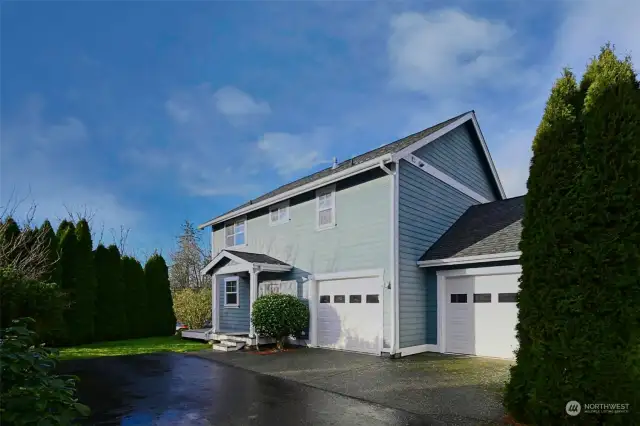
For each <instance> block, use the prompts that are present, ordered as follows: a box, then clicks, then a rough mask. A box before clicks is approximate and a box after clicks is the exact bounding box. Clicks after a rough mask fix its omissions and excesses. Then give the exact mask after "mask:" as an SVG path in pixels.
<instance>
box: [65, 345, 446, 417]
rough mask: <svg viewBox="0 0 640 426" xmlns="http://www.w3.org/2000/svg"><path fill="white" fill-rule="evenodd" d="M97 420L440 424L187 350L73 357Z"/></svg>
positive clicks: (83, 395)
mask: <svg viewBox="0 0 640 426" xmlns="http://www.w3.org/2000/svg"><path fill="white" fill-rule="evenodd" d="M60 372H61V373H64V374H75V375H77V376H79V377H80V379H81V382H80V383H79V385H78V393H79V398H80V400H81V401H82V402H84V403H86V404H88V405H89V406H90V407H91V409H92V416H91V418H89V419H88V420H87V421H86V424H91V425H126V426H129V425H183V426H187V425H189V426H196V425H197V426H200V425H274V424H278V425H280V426H286V425H367V426H376V425H430V424H440V423H439V422H435V423H434V422H431V421H429V419H427V418H424V417H420V416H417V415H415V414H410V413H407V412H404V411H401V410H396V409H392V408H387V407H383V406H380V405H376V404H373V403H368V402H363V401H361V400H358V399H353V398H349V397H346V396H341V395H338V394H335V393H332V392H327V391H324V390H320V389H316V388H312V387H308V386H305V385H302V384H300V383H296V382H292V381H289V380H284V379H281V378H277V377H272V376H267V375H261V374H258V373H255V372H251V371H247V370H243V369H240V368H236V367H231V366H228V365H224V364H220V363H217V362H214V361H210V360H206V359H202V358H199V357H194V356H189V355H181V354H172V353H164V354H154V355H134V356H125V357H105V358H95V359H86V360H75V361H65V362H62V363H61V364H60Z"/></svg>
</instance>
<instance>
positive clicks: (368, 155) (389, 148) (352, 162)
mask: <svg viewBox="0 0 640 426" xmlns="http://www.w3.org/2000/svg"><path fill="white" fill-rule="evenodd" d="M469 112H472V111H467V112H465V113H463V114H460V115H458V116H455V117H453V118H450V119H448V120H446V121H443V122H442V123H438V124H436V125H435V126H432V127H429V128H428V129H425V130H422V131H420V132H418V133H414V134H412V135H409V136H407V137H404V138H402V139H399V140H397V141H395V142H391V143H389V144H387V145H383V146H381V147H380V148H376V149H374V150H371V151H368V152H365V153H364V154H361V155H358V156H356V157H353V158H351V159H349V160H345V161H343V162H341V163H338V166H337V167H336V168H335V169H334V168H332V167H328V168H326V169H323V170H320V171H319V172H316V173H313V174H311V175H309V176H305V177H303V178H300V179H298V180H295V181H293V182H290V183H287V184H285V185H282V186H281V187H279V188H276V189H274V190H273V191H270V192H267V193H266V194H264V195H261V196H259V197H258V198H254V199H253V200H250V201H248V202H246V203H244V204H242V205H240V206H238V207H236V208H234V209H231V210H229V211H227V212H225V213H223V214H221V215H219V216H216V217H215V218H214V219H212V220H216V219H218V218H220V217H222V216H225V215H227V214H229V213H233V212H234V211H236V210H240V209H242V208H245V207H247V206H250V205H251V204H255V203H258V202H260V201H264V200H267V199H269V198H271V197H274V196H276V195H279V194H282V193H284V192H287V191H289V190H292V189H294V188H297V187H299V186H302V185H306V184H308V183H311V182H313V181H316V180H318V179H322V178H324V177H326V176H330V175H332V174H334V173H338V172H341V171H343V170H347V169H349V168H351V167H353V166H356V165H358V164H361V163H364V162H366V161H369V160H373V159H374V158H377V157H381V156H383V155H385V154H394V153H396V152H398V151H401V150H402V149H404V148H406V147H408V146H409V145H411V144H413V143H415V142H417V141H419V140H420V139H422V138H425V137H427V136H429V135H430V134H432V133H435V132H437V131H438V130H440V129H442V128H443V127H445V126H447V125H449V124H451V123H452V122H454V121H456V120H457V119H459V118H460V117H462V116H463V115H465V114H468V113H469Z"/></svg>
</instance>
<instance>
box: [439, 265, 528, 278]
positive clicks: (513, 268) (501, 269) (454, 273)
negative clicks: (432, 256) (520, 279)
mask: <svg viewBox="0 0 640 426" xmlns="http://www.w3.org/2000/svg"><path fill="white" fill-rule="evenodd" d="M520 273H522V266H521V265H506V266H489V267H486V268H468V269H452V270H450V271H437V272H436V275H437V276H438V278H439V277H462V276H481V275H511V274H520Z"/></svg>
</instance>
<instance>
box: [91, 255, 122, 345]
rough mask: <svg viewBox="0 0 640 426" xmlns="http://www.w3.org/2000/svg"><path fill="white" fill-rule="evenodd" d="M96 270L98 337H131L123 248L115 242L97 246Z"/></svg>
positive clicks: (98, 338) (112, 338)
mask: <svg viewBox="0 0 640 426" xmlns="http://www.w3.org/2000/svg"><path fill="white" fill-rule="evenodd" d="M94 265H95V272H96V281H97V290H96V319H95V324H96V339H97V340H101V341H105V340H117V339H124V338H126V337H128V335H127V334H126V331H127V330H126V328H127V321H126V312H125V294H124V282H123V280H122V266H121V260H120V251H119V250H118V247H117V246H115V245H110V246H109V248H106V247H105V246H103V245H102V244H100V245H98V247H97V248H96V250H95V251H94Z"/></svg>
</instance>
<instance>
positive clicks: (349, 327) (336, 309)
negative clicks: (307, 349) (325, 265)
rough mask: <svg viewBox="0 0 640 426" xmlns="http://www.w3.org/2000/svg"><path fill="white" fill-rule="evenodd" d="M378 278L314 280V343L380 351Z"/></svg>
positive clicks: (363, 350)
mask: <svg viewBox="0 0 640 426" xmlns="http://www.w3.org/2000/svg"><path fill="white" fill-rule="evenodd" d="M382 286H383V283H382V280H381V279H380V278H379V277H366V278H349V279H336V280H326V281H318V305H317V306H318V327H317V332H318V346H321V347H325V348H332V349H344V350H349V351H356V352H367V353H373V354H377V355H379V354H380V350H381V348H382V315H383V314H382Z"/></svg>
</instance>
